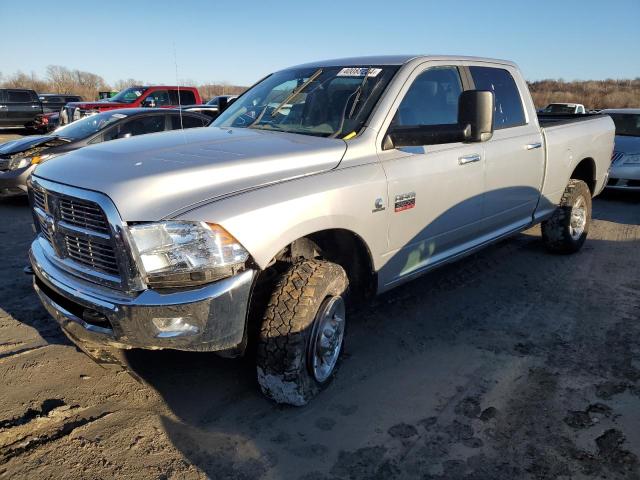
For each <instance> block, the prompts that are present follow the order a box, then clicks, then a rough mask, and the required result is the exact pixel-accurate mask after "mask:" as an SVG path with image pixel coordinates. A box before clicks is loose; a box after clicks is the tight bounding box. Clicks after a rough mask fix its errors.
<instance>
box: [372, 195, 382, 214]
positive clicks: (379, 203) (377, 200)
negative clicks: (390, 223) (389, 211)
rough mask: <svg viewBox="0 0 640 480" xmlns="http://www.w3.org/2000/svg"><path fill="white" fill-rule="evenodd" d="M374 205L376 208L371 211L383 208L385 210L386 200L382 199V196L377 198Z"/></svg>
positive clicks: (374, 211) (378, 210)
mask: <svg viewBox="0 0 640 480" xmlns="http://www.w3.org/2000/svg"><path fill="white" fill-rule="evenodd" d="M373 206H374V209H373V210H371V213H376V212H381V211H382V210H384V200H382V198H376V201H375V203H374V204H373Z"/></svg>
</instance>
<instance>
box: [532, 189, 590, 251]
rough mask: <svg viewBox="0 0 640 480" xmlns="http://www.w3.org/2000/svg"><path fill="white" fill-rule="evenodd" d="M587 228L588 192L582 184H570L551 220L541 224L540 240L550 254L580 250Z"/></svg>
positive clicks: (588, 223)
mask: <svg viewBox="0 0 640 480" xmlns="http://www.w3.org/2000/svg"><path fill="white" fill-rule="evenodd" d="M590 224H591V191H590V190H589V187H588V186H587V184H586V183H584V182H583V181H582V180H570V181H569V185H567V188H566V189H565V191H564V193H563V195H562V199H561V200H560V205H559V206H558V208H557V209H556V211H555V212H554V213H553V216H552V217H551V218H549V219H548V220H545V221H544V222H542V239H543V241H544V243H545V246H546V247H547V249H549V250H550V251H552V252H554V253H574V252H577V251H578V250H580V248H582V245H583V244H584V242H585V240H586V239H587V234H588V232H589V225H590Z"/></svg>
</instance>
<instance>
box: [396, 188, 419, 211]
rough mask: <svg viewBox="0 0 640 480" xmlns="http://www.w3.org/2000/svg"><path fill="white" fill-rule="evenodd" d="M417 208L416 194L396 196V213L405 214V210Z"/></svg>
mask: <svg viewBox="0 0 640 480" xmlns="http://www.w3.org/2000/svg"><path fill="white" fill-rule="evenodd" d="M415 206H416V193H415V192H410V193H401V194H400V195H396V198H395V209H394V210H395V211H396V212H404V211H405V210H409V209H410V208H413V207H415Z"/></svg>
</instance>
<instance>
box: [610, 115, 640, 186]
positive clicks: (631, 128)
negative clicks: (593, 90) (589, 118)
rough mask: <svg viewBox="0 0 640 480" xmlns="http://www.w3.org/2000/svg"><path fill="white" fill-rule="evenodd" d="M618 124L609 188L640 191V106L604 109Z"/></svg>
mask: <svg viewBox="0 0 640 480" xmlns="http://www.w3.org/2000/svg"><path fill="white" fill-rule="evenodd" d="M600 113H604V114H607V115H609V116H610V117H611V118H612V119H613V123H615V125H616V143H615V147H614V151H613V157H612V158H611V170H610V172H609V182H608V183H607V188H608V189H610V190H636V191H640V108H618V109H607V110H602V111H601V112H600Z"/></svg>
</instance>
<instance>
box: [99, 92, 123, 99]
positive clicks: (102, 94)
mask: <svg viewBox="0 0 640 480" xmlns="http://www.w3.org/2000/svg"><path fill="white" fill-rule="evenodd" d="M117 94H118V92H111V91H108V92H98V100H107V99H109V98H111V97H115V96H116V95H117Z"/></svg>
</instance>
